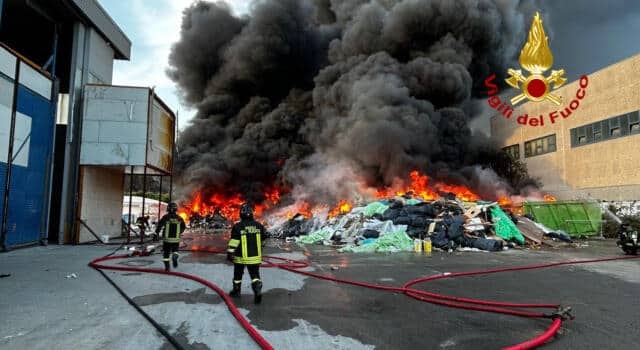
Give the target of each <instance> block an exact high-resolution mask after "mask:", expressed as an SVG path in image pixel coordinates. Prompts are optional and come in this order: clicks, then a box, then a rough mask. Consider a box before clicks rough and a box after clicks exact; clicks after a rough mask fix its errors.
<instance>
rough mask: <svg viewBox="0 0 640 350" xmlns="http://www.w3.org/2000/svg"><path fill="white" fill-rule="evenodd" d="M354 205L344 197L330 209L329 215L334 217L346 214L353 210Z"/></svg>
mask: <svg viewBox="0 0 640 350" xmlns="http://www.w3.org/2000/svg"><path fill="white" fill-rule="evenodd" d="M352 207H353V206H352V205H351V203H349V202H347V201H346V200H344V199H343V200H341V201H340V202H339V203H338V205H336V206H335V207H334V208H333V209H331V210H329V214H328V217H329V218H333V217H335V216H337V215H340V214H346V213H348V212H350V211H351V208H352Z"/></svg>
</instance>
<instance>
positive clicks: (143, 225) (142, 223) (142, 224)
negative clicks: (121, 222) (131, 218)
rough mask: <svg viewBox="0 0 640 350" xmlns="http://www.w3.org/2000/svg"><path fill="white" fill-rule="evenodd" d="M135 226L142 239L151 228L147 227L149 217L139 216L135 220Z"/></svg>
mask: <svg viewBox="0 0 640 350" xmlns="http://www.w3.org/2000/svg"><path fill="white" fill-rule="evenodd" d="M136 226H138V230H140V237H144V235H145V232H146V231H147V229H150V228H151V226H149V217H148V216H140V217H139V218H138V219H137V220H136Z"/></svg>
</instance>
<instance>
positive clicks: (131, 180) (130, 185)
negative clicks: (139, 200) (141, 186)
mask: <svg viewBox="0 0 640 350" xmlns="http://www.w3.org/2000/svg"><path fill="white" fill-rule="evenodd" d="M132 201H133V165H132V166H131V173H130V174H129V217H128V218H127V244H129V243H131V207H132V206H133V203H132Z"/></svg>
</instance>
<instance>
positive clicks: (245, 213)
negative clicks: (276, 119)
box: [240, 203, 253, 220]
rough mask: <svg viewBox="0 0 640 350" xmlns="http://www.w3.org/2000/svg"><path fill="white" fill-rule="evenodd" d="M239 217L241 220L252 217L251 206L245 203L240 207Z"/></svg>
mask: <svg viewBox="0 0 640 350" xmlns="http://www.w3.org/2000/svg"><path fill="white" fill-rule="evenodd" d="M240 218H241V219H243V220H248V219H253V206H252V205H251V204H248V203H245V204H243V205H242V206H241V207H240Z"/></svg>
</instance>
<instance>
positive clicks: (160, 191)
mask: <svg viewBox="0 0 640 350" xmlns="http://www.w3.org/2000/svg"><path fill="white" fill-rule="evenodd" d="M163 178H164V176H162V175H160V190H159V191H158V218H157V219H156V225H157V224H158V222H160V214H162V213H161V211H160V203H162V179H163Z"/></svg>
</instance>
